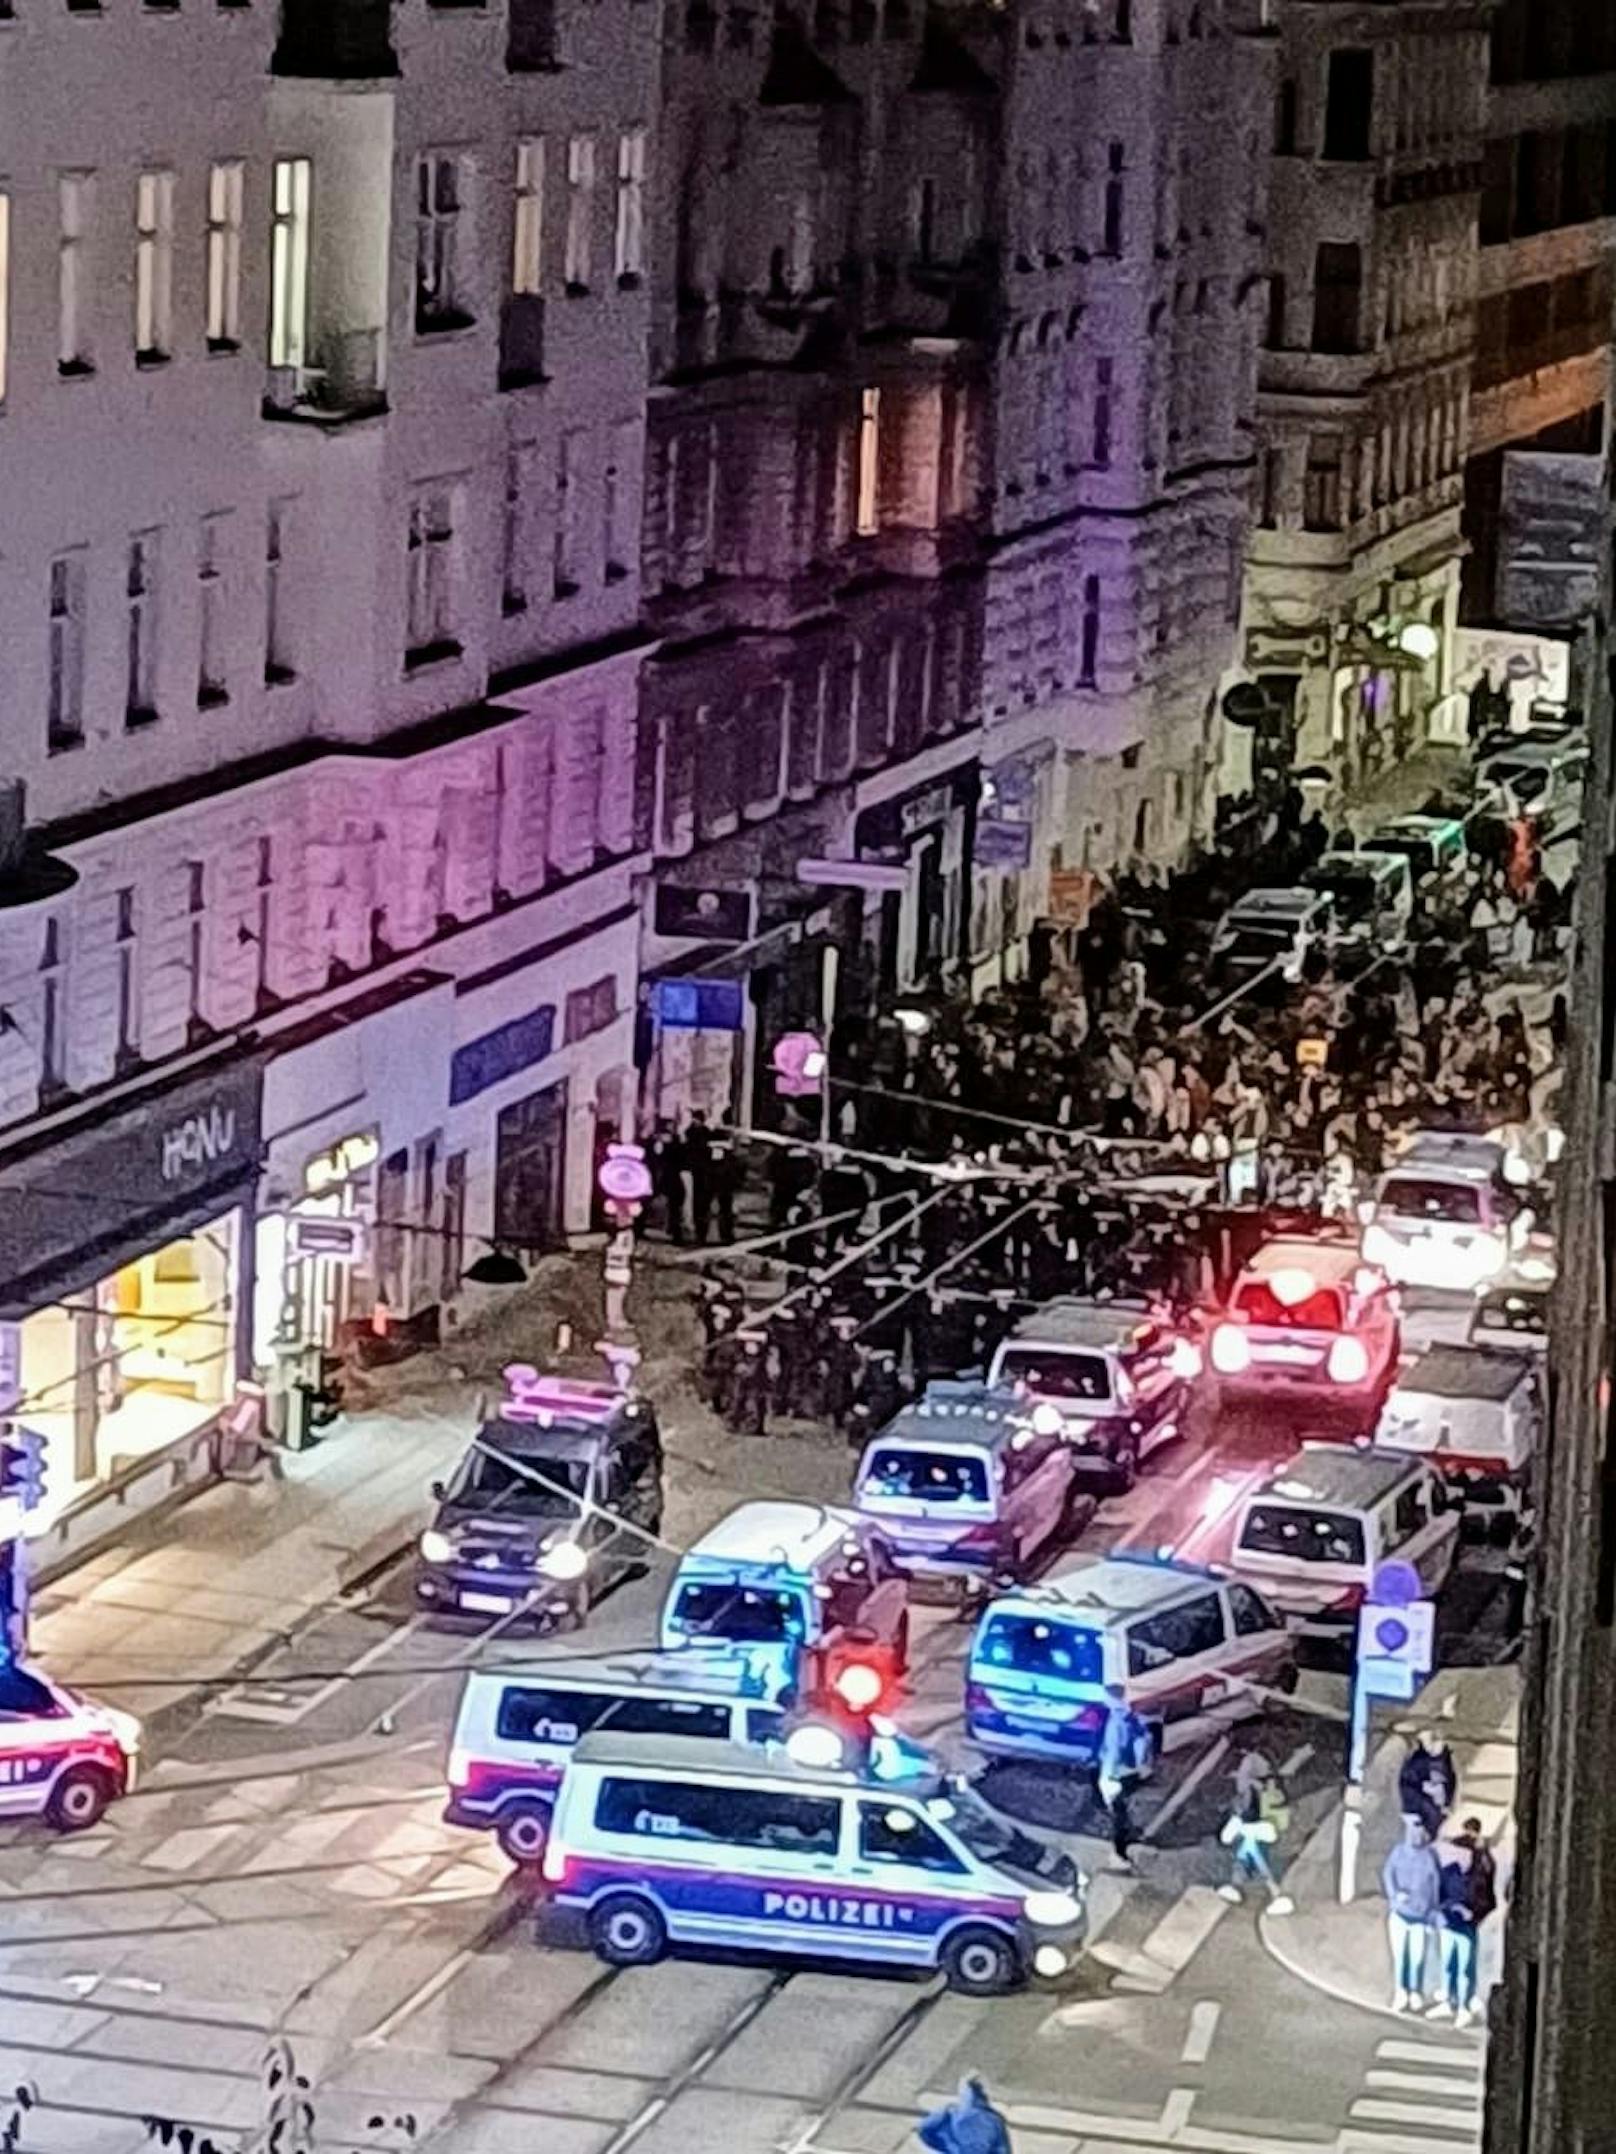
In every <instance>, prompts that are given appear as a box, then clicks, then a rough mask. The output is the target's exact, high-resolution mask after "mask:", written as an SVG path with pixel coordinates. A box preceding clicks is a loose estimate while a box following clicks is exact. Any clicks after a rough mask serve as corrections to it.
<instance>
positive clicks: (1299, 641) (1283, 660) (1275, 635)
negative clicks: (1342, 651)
mask: <svg viewBox="0 0 1616 2154" xmlns="http://www.w3.org/2000/svg"><path fill="white" fill-rule="evenodd" d="M1329 655H1330V637H1329V632H1328V630H1326V629H1323V628H1248V629H1247V631H1246V661H1245V662H1246V671H1247V672H1248V673H1261V672H1264V671H1265V670H1267V669H1268V668H1269V667H1271V666H1278V667H1280V668H1282V669H1283V668H1285V667H1289V666H1298V667H1300V666H1321V665H1323V664H1324V662H1325V661H1326V659H1328V657H1329Z"/></svg>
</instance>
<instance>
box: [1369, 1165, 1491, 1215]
mask: <svg viewBox="0 0 1616 2154" xmlns="http://www.w3.org/2000/svg"><path fill="white" fill-rule="evenodd" d="M1379 1201H1380V1207H1381V1209H1382V1210H1383V1211H1387V1212H1391V1213H1393V1214H1394V1215H1395V1216H1396V1217H1397V1218H1399V1219H1437V1220H1441V1221H1442V1222H1443V1223H1444V1224H1446V1225H1449V1226H1463V1227H1468V1226H1474V1225H1475V1224H1476V1222H1477V1221H1478V1220H1479V1219H1480V1217H1481V1191H1480V1189H1479V1188H1478V1187H1477V1185H1476V1184H1475V1183H1474V1182H1428V1181H1424V1180H1422V1179H1419V1178H1416V1177H1415V1176H1414V1175H1412V1174H1398V1175H1394V1176H1393V1177H1392V1179H1391V1180H1390V1181H1389V1182H1387V1183H1386V1184H1385V1186H1384V1187H1383V1188H1382V1190H1381V1192H1380V1200H1379Z"/></svg>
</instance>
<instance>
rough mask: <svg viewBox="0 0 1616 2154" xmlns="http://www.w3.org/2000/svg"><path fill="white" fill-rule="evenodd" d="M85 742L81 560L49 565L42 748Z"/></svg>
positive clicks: (64, 558)
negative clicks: (46, 697) (46, 695)
mask: <svg viewBox="0 0 1616 2154" xmlns="http://www.w3.org/2000/svg"><path fill="white" fill-rule="evenodd" d="M83 741H84V557H83V555H82V554H76V553H69V554H62V555H60V556H59V557H58V558H57V559H56V560H54V561H53V562H52V563H51V565H50V671H49V702H48V705H47V709H46V732H45V745H46V748H47V749H48V751H49V753H50V754H52V755H59V754H61V753H62V751H63V750H64V749H68V748H77V747H81V746H82V745H83Z"/></svg>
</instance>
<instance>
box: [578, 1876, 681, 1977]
mask: <svg viewBox="0 0 1616 2154" xmlns="http://www.w3.org/2000/svg"><path fill="white" fill-rule="evenodd" d="M589 1942H590V1943H591V1944H592V1945H593V1946H594V1948H595V1950H596V1952H597V1953H598V1954H599V1956H600V1957H601V1958H602V1959H603V1960H605V1961H606V1963H607V1964H608V1966H612V1967H649V1966H650V1964H651V1962H652V1961H653V1960H659V1959H661V1957H662V1955H663V1953H664V1952H665V1951H666V1950H667V1949H668V1925H667V1924H666V1923H665V1922H664V1921H663V1919H662V1917H661V1915H660V1914H659V1913H658V1912H657V1910H656V1909H655V1908H654V1907H653V1906H652V1904H651V1902H650V1901H649V1900H645V1899H641V1897H640V1895H639V1894H638V1893H637V1892H614V1893H613V1894H612V1896H611V1898H610V1899H609V1900H602V1901H601V1902H600V1904H599V1906H598V1907H592V1908H591V1909H590V1910H589Z"/></svg>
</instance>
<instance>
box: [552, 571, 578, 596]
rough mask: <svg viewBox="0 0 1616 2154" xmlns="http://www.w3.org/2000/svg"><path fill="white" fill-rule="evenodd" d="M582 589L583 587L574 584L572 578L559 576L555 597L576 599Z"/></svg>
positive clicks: (556, 582)
mask: <svg viewBox="0 0 1616 2154" xmlns="http://www.w3.org/2000/svg"><path fill="white" fill-rule="evenodd" d="M582 588H583V586H582V585H581V584H577V583H574V582H573V581H572V579H571V577H570V576H558V577H557V578H556V580H555V595H556V597H557V598H576V597H577V596H578V593H579V591H580V590H581V589H582Z"/></svg>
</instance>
